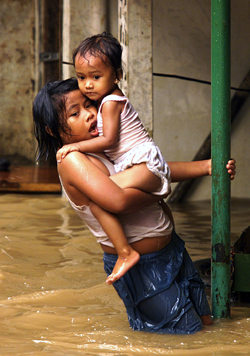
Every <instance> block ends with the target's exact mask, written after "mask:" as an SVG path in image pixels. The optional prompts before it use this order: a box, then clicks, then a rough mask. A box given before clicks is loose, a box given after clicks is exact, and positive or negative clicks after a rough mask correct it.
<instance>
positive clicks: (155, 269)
mask: <svg viewBox="0 0 250 356" xmlns="http://www.w3.org/2000/svg"><path fill="white" fill-rule="evenodd" d="M92 156H95V157H96V158H98V159H100V160H101V161H102V162H103V163H104V164H105V165H106V167H107V168H108V169H109V171H110V174H114V167H113V165H112V163H110V162H109V161H107V160H106V159H104V158H101V157H100V156H97V155H94V154H92ZM65 194H66V192H65ZM66 195H67V194H66ZM68 199H69V198H68ZM69 202H70V204H71V205H72V207H73V208H74V210H75V211H76V213H77V214H78V215H79V216H80V218H81V219H82V220H84V222H86V225H87V226H88V227H89V229H90V230H91V231H92V233H93V234H94V235H95V236H96V237H97V239H98V241H99V242H100V243H102V244H105V245H108V246H113V245H112V244H111V241H110V240H109V239H108V237H107V236H106V235H105V233H104V231H103V230H102V228H101V227H100V225H99V223H98V221H97V220H96V219H95V218H94V216H93V215H92V213H91V211H90V209H89V207H88V206H77V205H75V204H74V203H73V202H72V201H71V200H70V199H69ZM119 218H120V217H119ZM121 222H122V226H123V228H124V230H125V233H126V236H127V238H128V241H129V242H133V241H138V240H141V239H143V238H145V237H151V238H154V237H156V236H167V235H169V234H170V233H171V232H172V238H171V241H170V243H169V244H168V245H167V246H166V247H165V248H164V249H163V250H161V251H158V252H153V253H149V254H144V255H141V256H140V260H139V262H138V263H137V264H136V265H135V266H133V267H132V268H131V269H130V270H129V271H128V272H127V273H126V274H125V275H124V276H123V277H122V278H120V279H119V280H118V281H116V282H115V283H114V284H113V286H114V288H115V289H116V291H117V293H118V295H119V296H120V297H121V299H122V300H123V302H124V305H125V307H126V310H127V315H128V320H129V324H130V326H131V327H132V328H133V330H141V331H149V332H157V333H180V334H184V333H185V334H191V333H194V332H196V331H198V330H201V329H202V322H201V319H200V317H199V315H207V314H210V308H209V305H208V302H207V299H206V295H205V292H204V284H203V282H202V280H201V279H200V277H199V274H198V272H197V270H196V269H195V267H194V264H193V262H192V261H191V259H190V257H189V255H188V253H187V251H186V249H185V246H184V242H183V241H182V240H181V239H180V237H179V236H178V235H177V234H176V233H175V232H174V231H172V224H171V222H170V220H169V218H168V216H167V215H165V214H164V213H163V211H162V208H161V206H160V205H159V204H158V203H156V204H152V205H150V206H149V207H146V208H144V209H141V210H139V211H138V212H136V213H130V214H124V215H122V218H121ZM137 235H138V236H137ZM103 260H104V269H105V272H106V273H107V275H109V274H110V273H111V272H112V271H113V268H114V266H115V263H116V260H117V255H112V254H108V253H104V257H103Z"/></svg>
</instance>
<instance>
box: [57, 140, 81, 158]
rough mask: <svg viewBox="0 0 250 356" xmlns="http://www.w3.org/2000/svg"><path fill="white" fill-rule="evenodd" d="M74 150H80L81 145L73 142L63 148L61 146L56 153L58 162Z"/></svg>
mask: <svg viewBox="0 0 250 356" xmlns="http://www.w3.org/2000/svg"><path fill="white" fill-rule="evenodd" d="M73 151H80V147H79V145H77V144H75V143H71V144H69V145H65V146H63V147H62V148H60V149H59V150H58V151H57V153H56V160H57V163H60V162H61V161H62V159H63V158H65V157H66V156H67V154H68V153H70V152H73Z"/></svg>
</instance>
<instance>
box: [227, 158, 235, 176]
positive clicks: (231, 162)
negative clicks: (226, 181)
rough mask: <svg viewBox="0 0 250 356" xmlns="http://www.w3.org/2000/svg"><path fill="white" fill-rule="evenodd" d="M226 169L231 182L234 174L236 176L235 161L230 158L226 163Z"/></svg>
mask: <svg viewBox="0 0 250 356" xmlns="http://www.w3.org/2000/svg"><path fill="white" fill-rule="evenodd" d="M226 168H227V172H228V174H230V178H231V180H233V179H234V176H235V174H236V161H235V159H233V158H231V159H230V160H229V161H228V162H227V165H226Z"/></svg>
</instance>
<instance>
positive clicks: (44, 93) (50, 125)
mask: <svg viewBox="0 0 250 356" xmlns="http://www.w3.org/2000/svg"><path fill="white" fill-rule="evenodd" d="M76 89H79V88H78V82H77V79H76V78H71V79H67V80H62V81H57V82H51V83H47V84H45V86H44V87H43V88H42V89H41V90H40V92H39V93H38V94H37V96H36V97H35V100H34V102H33V121H34V133H35V137H36V139H37V142H38V148H37V160H39V159H40V158H42V157H45V158H46V159H47V158H48V156H49V154H50V153H51V152H55V153H56V151H57V150H58V149H59V148H60V147H62V146H63V143H62V140H61V136H60V134H61V133H62V132H65V133H67V134H69V128H68V127H67V125H66V121H65V120H64V118H65V115H64V113H65V95H66V94H67V93H69V92H71V91H73V90H76Z"/></svg>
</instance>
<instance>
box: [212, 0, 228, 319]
mask: <svg viewBox="0 0 250 356" xmlns="http://www.w3.org/2000/svg"><path fill="white" fill-rule="evenodd" d="M211 18H212V31H211V37H212V42H211V48H212V58H211V60H212V66H211V70H212V130H211V137H212V144H211V153H212V315H213V316H214V317H216V318H224V317H229V316H230V177H229V174H228V173H227V170H226V168H225V167H226V164H227V161H228V160H229V158H230V126H231V124H230V100H231V97H230V0H212V11H211Z"/></svg>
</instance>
